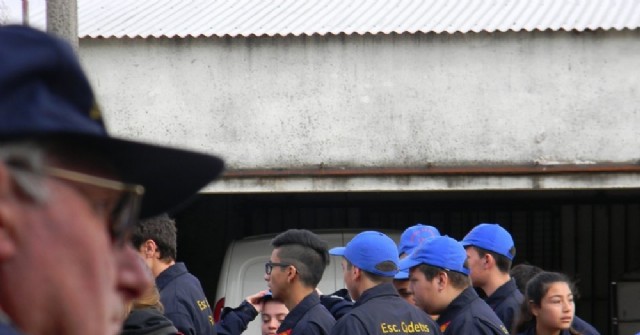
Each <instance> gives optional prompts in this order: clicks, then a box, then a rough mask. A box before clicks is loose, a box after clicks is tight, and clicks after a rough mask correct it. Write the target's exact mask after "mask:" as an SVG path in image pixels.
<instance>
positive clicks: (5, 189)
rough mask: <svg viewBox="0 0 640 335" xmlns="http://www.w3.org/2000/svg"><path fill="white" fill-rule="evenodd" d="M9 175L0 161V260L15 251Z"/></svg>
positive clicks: (14, 217) (13, 214) (14, 210)
mask: <svg viewBox="0 0 640 335" xmlns="http://www.w3.org/2000/svg"><path fill="white" fill-rule="evenodd" d="M15 201H16V199H15V196H14V194H13V186H12V181H11V175H10V174H9V170H8V169H7V166H6V165H5V164H3V163H0V261H3V260H5V259H8V258H10V257H11V256H13V254H14V253H15V252H16V231H15V230H16V224H17V222H18V220H17V219H16V215H15V214H16V209H17V208H16V204H15Z"/></svg>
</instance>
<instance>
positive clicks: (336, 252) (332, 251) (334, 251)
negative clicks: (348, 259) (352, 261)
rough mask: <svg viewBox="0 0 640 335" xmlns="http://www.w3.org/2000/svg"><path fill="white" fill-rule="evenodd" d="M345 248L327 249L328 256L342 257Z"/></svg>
mask: <svg viewBox="0 0 640 335" xmlns="http://www.w3.org/2000/svg"><path fill="white" fill-rule="evenodd" d="M344 250H345V247H335V248H331V249H329V255H333V256H344Z"/></svg>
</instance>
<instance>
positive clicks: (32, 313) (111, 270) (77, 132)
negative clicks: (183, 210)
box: [0, 26, 222, 335]
mask: <svg viewBox="0 0 640 335" xmlns="http://www.w3.org/2000/svg"><path fill="white" fill-rule="evenodd" d="M0 46H2V47H0V334H3V335H4V334H21V333H24V334H30V335H44V334H67V335H74V334H78V335H80V334H93V335H107V334H117V333H119V331H120V329H121V327H122V319H123V315H124V311H123V309H124V306H125V305H126V304H127V303H128V302H130V301H131V300H132V299H134V298H137V297H139V296H140V295H141V294H142V293H143V292H144V291H145V290H146V289H147V288H148V287H149V286H150V284H151V278H150V276H149V275H148V274H147V272H146V270H145V269H144V264H142V263H141V262H140V258H139V256H138V255H137V253H136V251H135V250H134V249H133V247H132V246H131V243H130V238H129V237H130V233H131V227H132V224H133V222H135V221H136V220H138V218H139V217H138V213H139V214H140V217H143V218H147V217H152V216H155V215H158V214H160V213H162V212H165V211H167V210H170V209H172V208H174V207H176V206H177V205H179V204H180V203H181V202H183V201H184V200H186V199H187V198H189V197H190V196H192V195H193V194H194V193H196V192H197V191H198V190H199V189H200V188H202V187H203V186H205V185H206V184H208V183H209V182H210V181H211V180H212V179H214V178H215V177H216V176H217V175H218V174H219V173H220V172H221V170H222V161H221V160H219V159H218V158H216V157H213V156H208V155H203V154H198V153H194V152H189V151H184V150H176V149H170V148H165V147H159V146H155V145H149V144H144V143H140V142H134V141H129V140H124V139H118V138H113V137H110V136H109V135H108V134H107V131H106V129H105V126H104V123H103V121H102V118H101V114H100V110H99V109H98V108H97V107H96V106H97V105H96V102H95V99H94V95H93V92H92V90H91V88H90V86H89V82H88V80H87V78H86V77H85V75H84V73H83V72H82V69H81V68H80V65H79V63H78V61H77V59H76V57H75V54H74V52H73V50H72V49H71V47H70V46H69V45H67V44H66V43H64V42H63V41H61V40H58V39H56V38H53V37H51V36H49V35H47V34H45V33H43V32H41V31H37V30H34V29H31V28H28V27H24V26H0ZM143 195H144V201H143V202H142V201H141V200H142V196H143Z"/></svg>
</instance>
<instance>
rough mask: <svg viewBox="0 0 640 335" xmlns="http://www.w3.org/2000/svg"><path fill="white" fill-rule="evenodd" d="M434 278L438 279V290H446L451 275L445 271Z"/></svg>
mask: <svg viewBox="0 0 640 335" xmlns="http://www.w3.org/2000/svg"><path fill="white" fill-rule="evenodd" d="M434 279H435V280H436V285H437V286H436V287H437V289H438V291H442V290H444V289H445V288H446V287H447V286H448V285H449V276H448V275H447V273H446V272H444V271H440V272H438V275H437V276H436V277H435V278H434Z"/></svg>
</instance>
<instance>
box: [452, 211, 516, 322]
mask: <svg viewBox="0 0 640 335" xmlns="http://www.w3.org/2000/svg"><path fill="white" fill-rule="evenodd" d="M461 244H462V245H463V246H464V247H465V249H466V252H467V256H468V261H469V270H470V271H471V283H472V284H473V286H474V287H476V288H480V289H482V290H483V291H484V293H485V294H486V295H487V298H486V299H485V302H486V303H487V304H488V305H489V306H491V308H492V309H493V310H494V311H495V312H496V315H498V317H499V318H500V320H502V322H503V323H504V324H505V326H507V327H508V329H512V328H513V326H514V323H515V322H516V319H517V316H518V313H519V311H520V305H521V304H522V300H523V299H524V297H523V296H522V293H521V292H520V291H519V290H518V287H517V286H516V282H515V281H514V280H513V279H512V278H511V276H510V275H509V271H510V270H511V261H512V260H513V257H514V256H515V255H516V248H515V246H514V243H513V238H512V237H511V234H509V232H507V231H506V230H505V229H504V228H502V227H501V226H500V225H497V224H491V223H482V224H480V225H477V226H476V227H474V228H473V229H472V230H471V231H470V232H469V233H468V234H467V235H466V236H465V237H464V239H462V241H461Z"/></svg>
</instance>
